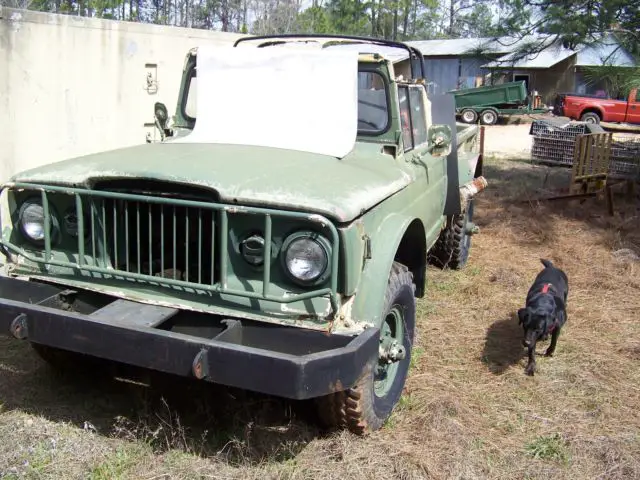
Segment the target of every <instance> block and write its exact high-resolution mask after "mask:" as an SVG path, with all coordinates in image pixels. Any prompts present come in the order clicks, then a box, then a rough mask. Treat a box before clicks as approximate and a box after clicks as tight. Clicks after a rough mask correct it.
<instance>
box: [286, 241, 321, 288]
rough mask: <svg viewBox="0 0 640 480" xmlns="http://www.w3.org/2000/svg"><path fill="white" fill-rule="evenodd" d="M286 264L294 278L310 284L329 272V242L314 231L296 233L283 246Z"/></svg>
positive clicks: (288, 271) (287, 269)
mask: <svg viewBox="0 0 640 480" xmlns="http://www.w3.org/2000/svg"><path fill="white" fill-rule="evenodd" d="M282 249H283V251H284V256H283V260H284V265H285V269H286V271H287V273H288V274H289V275H290V276H291V277H292V279H293V280H295V281H297V282H299V283H303V284H309V283H314V282H316V281H318V280H320V279H323V278H326V275H328V273H329V251H330V246H329V243H328V242H327V241H326V240H325V239H324V238H322V237H320V236H318V235H316V234H312V233H302V234H294V235H292V236H290V237H289V238H288V239H287V241H286V242H285V244H284V245H283V247H282Z"/></svg>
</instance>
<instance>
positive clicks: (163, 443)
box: [0, 338, 322, 465]
mask: <svg viewBox="0 0 640 480" xmlns="http://www.w3.org/2000/svg"><path fill="white" fill-rule="evenodd" d="M113 365H115V364H111V363H106V362H104V363H103V362H100V361H98V362H88V363H83V365H82V367H84V368H82V371H73V372H72V371H69V372H64V373H60V372H59V371H56V370H54V369H52V368H51V367H50V366H49V365H48V364H46V363H45V362H44V361H43V360H41V359H40V358H39V357H38V356H37V354H36V353H35V352H34V351H33V349H32V348H31V347H30V346H29V344H27V343H22V342H17V341H15V340H13V339H6V338H0V412H7V411H11V410H20V411H23V412H26V413H29V414H33V415H40V416H43V417H45V418H47V419H49V420H51V421H54V422H65V423H71V424H74V425H76V426H78V427H80V428H85V429H91V430H95V431H96V432H97V433H98V434H99V435H103V436H105V437H116V438H121V439H124V440H129V441H141V442H144V443H146V444H148V445H150V446H151V447H152V448H153V449H154V451H156V452H157V453H162V452H166V451H169V450H181V451H184V452H186V453H191V454H195V455H199V456H203V457H212V456H216V457H217V458H222V459H224V460H225V461H227V462H228V463H229V464H243V465H247V464H253V465H255V464H259V463H262V462H264V461H278V462H284V461H287V460H290V459H292V458H294V457H295V456H296V455H298V454H299V453H300V452H301V451H302V450H303V449H304V448H305V446H306V445H307V444H308V443H309V442H310V441H311V440H313V439H314V438H317V437H318V436H320V435H321V434H322V432H321V431H320V430H319V429H318V428H317V427H316V425H317V418H316V415H315V411H314V410H313V409H312V408H311V405H310V403H309V402H293V401H287V400H284V399H279V398H275V397H269V396H266V395H259V394H253V393H251V392H246V391H242V390H235V389H231V388H226V387H222V386H217V385H212V384H208V383H205V382H198V381H195V380H191V379H186V378H182V377H176V376H172V375H167V374H160V373H156V372H148V371H143V370H138V369H135V370H129V369H128V370H127V372H126V373H127V374H128V375H127V377H128V378H132V377H133V376H134V375H138V376H139V375H141V374H142V375H145V376H144V377H143V378H144V380H145V381H146V382H147V383H149V380H150V381H151V386H150V387H145V386H142V385H139V384H133V383H128V382H122V381H117V380H115V379H114V375H113V374H114V372H113V369H112V367H113ZM133 378H135V377H133ZM139 378H141V377H139Z"/></svg>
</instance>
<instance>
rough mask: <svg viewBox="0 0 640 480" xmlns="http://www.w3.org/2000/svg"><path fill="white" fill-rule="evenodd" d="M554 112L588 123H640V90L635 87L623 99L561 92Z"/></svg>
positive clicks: (557, 97)
mask: <svg viewBox="0 0 640 480" xmlns="http://www.w3.org/2000/svg"><path fill="white" fill-rule="evenodd" d="M554 114H555V115H559V116H565V117H569V118H570V119H572V120H580V121H583V122H587V123H600V122H610V123H629V124H632V125H640V90H638V89H637V88H633V89H631V90H630V91H629V94H628V95H627V96H625V97H624V98H621V99H612V98H602V97H598V96H596V95H579V94H573V93H561V94H558V95H557V96H556V101H555V104H554Z"/></svg>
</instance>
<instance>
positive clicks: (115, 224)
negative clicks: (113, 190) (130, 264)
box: [112, 202, 126, 268]
mask: <svg viewBox="0 0 640 480" xmlns="http://www.w3.org/2000/svg"><path fill="white" fill-rule="evenodd" d="M112 210H113V257H114V262H113V263H114V266H115V267H116V268H120V263H119V262H118V202H113V207H112ZM125 246H126V245H125Z"/></svg>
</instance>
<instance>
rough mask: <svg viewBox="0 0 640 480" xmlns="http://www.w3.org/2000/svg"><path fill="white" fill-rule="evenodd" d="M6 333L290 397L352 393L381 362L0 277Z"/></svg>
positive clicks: (311, 342)
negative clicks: (367, 370)
mask: <svg viewBox="0 0 640 480" xmlns="http://www.w3.org/2000/svg"><path fill="white" fill-rule="evenodd" d="M0 335H8V336H13V337H15V338H18V339H21V340H27V341H30V342H33V343H38V344H42V345H47V346H51V347H55V348H59V349H63V350H69V351H72V352H78V353H82V354H86V355H91V356H94V357H98V358H102V359H106V360H112V361H117V362H121V363H124V364H129V365H133V366H137V367H143V368H148V369H152V370H156V371H160V372H165V373H170V374H175V375H180V376H186V377H193V378H196V379H202V380H206V381H210V382H214V383H218V384H221V385H227V386H231V387H237V388H242V389H246V390H252V391H255V392H260V393H265V394H269V395H276V396H280V397H285V398H290V399H297V400H302V399H308V398H313V397H318V396H322V395H326V394H329V393H333V392H336V391H340V390H344V389H347V388H350V387H352V386H354V385H355V384H356V382H357V381H358V379H359V378H360V376H361V374H362V372H363V370H364V368H365V366H366V365H367V363H369V362H371V361H373V360H374V359H376V358H377V355H378V341H379V340H378V336H379V335H378V329H377V328H368V329H366V330H364V331H363V332H362V333H361V334H359V335H358V336H355V337H348V336H344V335H330V334H327V333H324V332H319V331H311V330H303V329H300V328H294V327H287V326H280V325H273V324H267V323H264V322H255V321H249V320H246V319H231V318H223V317H218V316H215V315H210V314H201V313H195V312H188V311H183V310H178V309H172V308H168V307H161V306H156V305H147V304H142V303H138V302H132V301H128V300H122V299H116V298H114V297H109V296H106V295H101V294H96V293H92V292H86V291H81V290H67V289H65V288H64V287H61V286H54V285H50V284H44V283H39V282H33V281H25V280H18V279H14V278H6V277H2V278H0Z"/></svg>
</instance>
